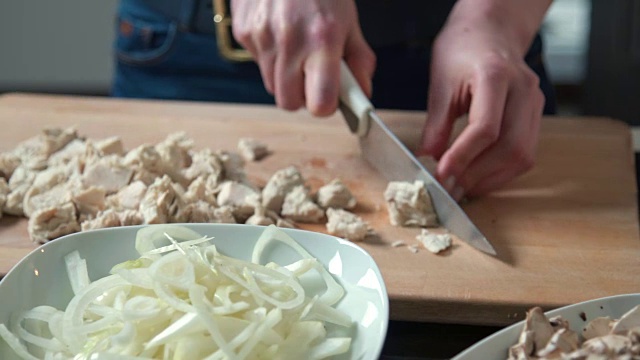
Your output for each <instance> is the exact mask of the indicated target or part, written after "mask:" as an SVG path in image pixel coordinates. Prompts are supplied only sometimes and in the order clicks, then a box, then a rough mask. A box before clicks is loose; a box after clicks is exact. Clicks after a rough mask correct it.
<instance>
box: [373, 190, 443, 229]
mask: <svg viewBox="0 0 640 360" xmlns="http://www.w3.org/2000/svg"><path fill="white" fill-rule="evenodd" d="M384 198H385V200H386V201H387V210H388V212H389V220H390V221H391V224H392V225H394V226H437V225H438V220H437V216H436V213H435V211H434V209H433V205H432V204H431V197H430V196H429V193H428V192H427V189H426V187H425V186H424V183H423V182H422V181H419V180H417V181H415V182H414V183H413V184H412V183H409V182H402V181H392V182H389V184H388V185H387V189H386V190H385V192H384Z"/></svg>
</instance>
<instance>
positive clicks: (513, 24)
mask: <svg viewBox="0 0 640 360" xmlns="http://www.w3.org/2000/svg"><path fill="white" fill-rule="evenodd" d="M551 2H552V0H459V1H458V2H457V3H456V5H455V7H454V8H453V11H452V12H451V15H450V16H449V19H448V20H447V25H454V26H455V25H462V26H467V29H469V30H472V31H473V30H474V27H484V26H491V27H492V30H493V31H501V32H503V34H504V35H506V37H507V38H508V39H509V42H510V45H512V46H514V50H515V51H517V52H519V53H520V54H522V55H524V54H525V53H526V52H527V50H528V48H529V46H530V45H531V41H532V40H533V37H534V36H535V34H536V33H537V31H538V30H539V28H540V24H541V23H542V20H543V19H544V16H545V13H546V11H547V9H548V8H549V6H550V5H551Z"/></svg>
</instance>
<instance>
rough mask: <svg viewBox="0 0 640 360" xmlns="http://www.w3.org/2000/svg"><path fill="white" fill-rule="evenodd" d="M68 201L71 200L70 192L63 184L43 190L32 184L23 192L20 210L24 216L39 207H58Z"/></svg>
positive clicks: (28, 215)
mask: <svg viewBox="0 0 640 360" xmlns="http://www.w3.org/2000/svg"><path fill="white" fill-rule="evenodd" d="M69 201H71V194H70V193H69V189H68V188H67V186H66V185H65V184H59V185H56V186H54V187H52V188H50V189H44V190H41V189H40V188H38V187H36V186H32V187H31V188H29V190H27V192H26V193H25V194H24V200H23V203H22V210H23V212H24V215H25V216H27V217H30V216H31V215H32V214H33V213H34V212H36V211H37V210H39V209H46V208H52V207H58V206H61V205H63V204H65V203H67V202H69Z"/></svg>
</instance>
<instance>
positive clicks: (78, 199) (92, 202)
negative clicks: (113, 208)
mask: <svg viewBox="0 0 640 360" xmlns="http://www.w3.org/2000/svg"><path fill="white" fill-rule="evenodd" d="M106 195H107V193H106V191H105V190H104V188H102V187H95V186H91V187H88V188H86V189H77V190H75V189H74V190H73V191H71V201H72V202H73V204H74V205H75V206H76V209H78V213H79V217H80V218H90V219H92V218H95V217H96V215H98V213H99V212H101V211H103V210H104V209H105V207H106V204H105V198H106ZM83 230H84V229H83Z"/></svg>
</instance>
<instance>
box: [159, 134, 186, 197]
mask: <svg viewBox="0 0 640 360" xmlns="http://www.w3.org/2000/svg"><path fill="white" fill-rule="evenodd" d="M192 148H193V140H192V139H189V138H188V137H187V134H186V133H185V132H177V133H173V134H169V135H168V136H167V137H166V139H164V140H163V141H162V142H160V143H158V144H157V145H156V146H155V149H156V151H157V152H158V154H160V158H161V160H162V162H161V167H162V172H163V173H165V174H167V175H169V176H170V177H171V179H172V180H173V181H175V182H178V183H180V184H182V185H184V186H187V185H189V182H190V181H191V179H189V180H187V179H186V178H185V176H184V175H183V173H182V171H183V170H184V169H186V168H188V167H189V166H191V163H192V159H191V154H190V152H191V149H192Z"/></svg>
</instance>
